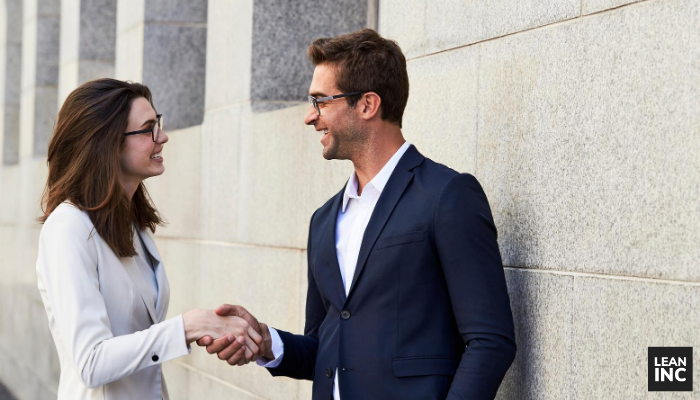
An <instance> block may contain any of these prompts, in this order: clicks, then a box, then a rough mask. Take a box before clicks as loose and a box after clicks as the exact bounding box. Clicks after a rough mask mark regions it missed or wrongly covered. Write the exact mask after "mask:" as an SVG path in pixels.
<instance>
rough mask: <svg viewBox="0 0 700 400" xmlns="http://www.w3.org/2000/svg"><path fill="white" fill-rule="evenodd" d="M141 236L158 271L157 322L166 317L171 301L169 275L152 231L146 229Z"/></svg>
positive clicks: (155, 269) (156, 271) (154, 267)
mask: <svg viewBox="0 0 700 400" xmlns="http://www.w3.org/2000/svg"><path fill="white" fill-rule="evenodd" d="M141 237H142V238H143V243H144V244H145V245H146V251H148V252H149V253H150V255H151V259H152V260H153V269H154V271H155V273H156V282H158V300H157V301H156V310H155V314H156V318H157V320H156V323H158V322H162V321H163V320H164V319H165V315H166V314H167V312H168V305H169V303H170V284H169V283H168V277H167V275H166V274H165V268H164V267H163V262H162V261H161V259H162V258H161V256H160V253H159V252H158V248H157V247H156V243H155V239H154V238H153V235H152V234H151V232H150V231H149V230H148V229H146V230H144V231H142V232H141Z"/></svg>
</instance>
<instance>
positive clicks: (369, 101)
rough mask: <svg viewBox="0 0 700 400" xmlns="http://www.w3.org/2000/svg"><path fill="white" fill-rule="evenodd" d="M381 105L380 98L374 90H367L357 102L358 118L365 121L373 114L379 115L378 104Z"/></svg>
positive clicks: (373, 115)
mask: <svg viewBox="0 0 700 400" xmlns="http://www.w3.org/2000/svg"><path fill="white" fill-rule="evenodd" d="M381 105H382V98H381V97H379V95H378V94H376V93H374V92H367V93H365V94H363V95H362V98H360V100H359V101H358V102H357V110H358V111H359V116H360V118H362V119H364V120H365V121H369V120H371V119H373V118H374V117H375V116H379V110H380V108H381V107H380V106H381Z"/></svg>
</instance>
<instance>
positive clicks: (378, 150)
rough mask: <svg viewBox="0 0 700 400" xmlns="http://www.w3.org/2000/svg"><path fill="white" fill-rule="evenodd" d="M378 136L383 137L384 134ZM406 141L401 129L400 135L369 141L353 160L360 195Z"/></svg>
mask: <svg viewBox="0 0 700 400" xmlns="http://www.w3.org/2000/svg"><path fill="white" fill-rule="evenodd" d="M378 136H379V137H382V135H378ZM405 142H406V140H405V139H404V138H403V135H402V134H401V130H398V135H397V134H394V135H386V136H383V139H380V140H375V141H372V142H370V143H368V144H367V146H366V148H365V149H364V150H363V151H362V152H361V154H359V155H358V156H357V157H356V158H355V159H353V160H352V163H353V164H354V166H355V174H356V175H357V194H358V195H362V189H364V187H365V185H367V184H368V183H369V182H370V181H371V180H372V179H374V177H375V176H377V174H378V173H379V171H381V170H382V168H384V166H385V165H386V163H387V162H388V161H389V160H390V159H391V157H392V156H393V155H394V154H396V152H397V151H398V150H399V148H401V146H402V145H403V144H404V143H405Z"/></svg>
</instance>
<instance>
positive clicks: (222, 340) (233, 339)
mask: <svg viewBox="0 0 700 400" xmlns="http://www.w3.org/2000/svg"><path fill="white" fill-rule="evenodd" d="M205 311H207V312H208V313H211V314H208V315H207V316H206V318H208V319H209V321H210V323H211V324H213V326H210V327H209V328H210V330H209V331H203V332H198V334H193V335H192V340H190V338H188V343H191V342H192V341H194V340H197V344H198V345H200V346H202V347H204V346H206V348H207V352H208V353H209V354H214V353H216V354H217V355H218V357H219V359H220V360H226V362H228V363H229V364H230V365H245V364H248V363H249V362H251V361H256V360H257V359H258V357H265V358H267V359H273V358H274V355H273V353H272V339H271V338H270V332H269V330H268V328H267V325H265V324H261V323H259V322H258V320H257V319H256V318H255V317H254V316H253V315H251V314H250V313H249V312H248V310H246V309H245V308H243V307H241V306H237V305H231V304H224V305H222V306H220V307H218V308H217V309H216V310H214V313H215V314H214V313H212V312H211V311H208V310H205ZM214 321H220V322H214ZM227 329H228V330H227ZM185 331H187V329H185Z"/></svg>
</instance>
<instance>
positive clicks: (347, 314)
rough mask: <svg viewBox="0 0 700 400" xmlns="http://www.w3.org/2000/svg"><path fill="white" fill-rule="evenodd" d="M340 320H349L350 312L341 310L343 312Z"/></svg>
mask: <svg viewBox="0 0 700 400" xmlns="http://www.w3.org/2000/svg"><path fill="white" fill-rule="evenodd" d="M340 318H342V319H350V311H348V310H343V312H341V313H340Z"/></svg>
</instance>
